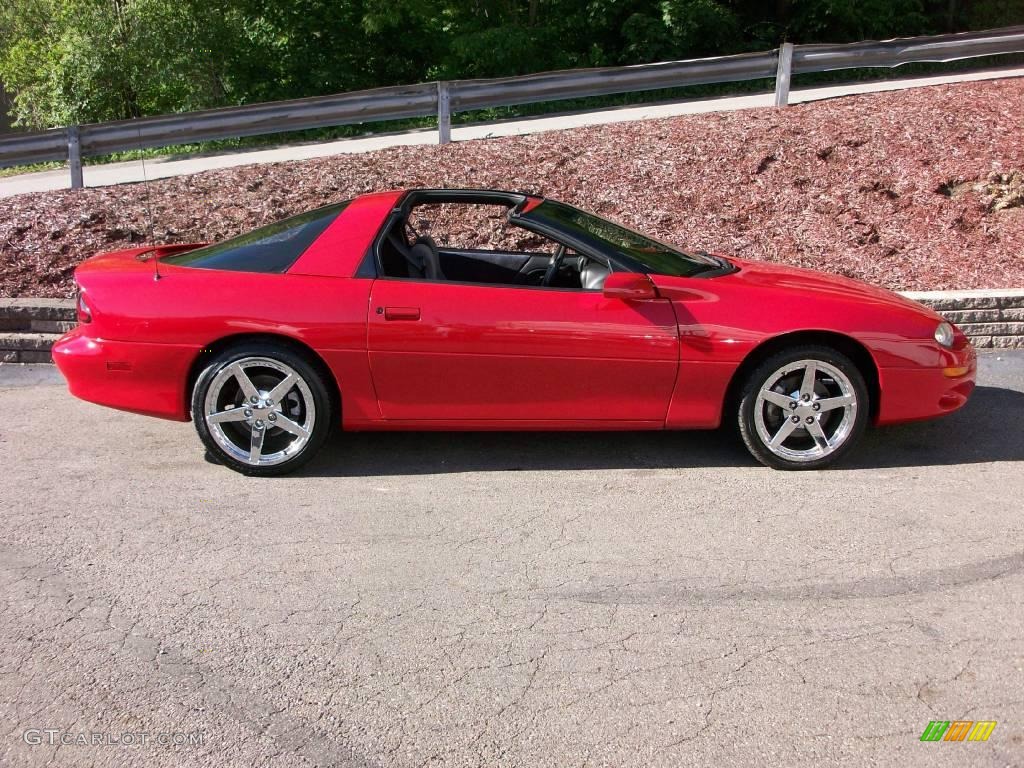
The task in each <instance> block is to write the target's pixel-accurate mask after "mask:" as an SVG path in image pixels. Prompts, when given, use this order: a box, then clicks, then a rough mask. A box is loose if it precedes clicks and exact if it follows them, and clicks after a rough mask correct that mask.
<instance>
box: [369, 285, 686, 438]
mask: <svg viewBox="0 0 1024 768" xmlns="http://www.w3.org/2000/svg"><path fill="white" fill-rule="evenodd" d="M367 343H368V349H369V358H370V369H371V372H372V376H373V384H374V387H375V389H376V393H377V398H378V401H379V403H380V409H381V413H382V415H383V417H384V418H385V419H392V420H401V421H406V420H413V421H442V422H446V423H450V425H451V426H452V427H458V426H460V425H461V426H471V425H472V422H487V423H494V424H495V425H496V426H501V425H503V424H505V425H508V426H509V427H510V428H513V427H515V426H516V423H519V424H520V425H522V426H526V425H527V424H528V423H534V422H544V423H546V424H547V425H550V426H557V425H559V424H564V425H566V426H571V425H573V424H575V425H577V426H581V427H584V426H588V425H595V426H596V425H600V424H604V425H606V426H609V427H611V426H615V423H616V422H618V423H619V425H620V426H623V425H624V423H625V422H663V421H664V419H665V414H666V411H667V408H668V403H669V400H670V398H671V395H672V389H673V386H674V383H675V378H676V371H677V367H678V359H679V342H678V329H677V325H676V320H675V315H674V312H673V309H672V306H671V304H670V302H668V301H667V300H661V299H655V300H647V301H627V300H623V299H619V298H609V297H605V296H604V295H602V293H601V292H600V291H584V290H571V289H556V288H542V287H527V286H509V285H492V284H472V283H455V282H444V281H439V282H431V281H426V280H416V279H399V278H380V279H377V280H375V281H374V283H373V286H372V288H371V296H370V312H369V322H368V338H367ZM535 426H544V424H535ZM638 426H640V425H639V424H638Z"/></svg>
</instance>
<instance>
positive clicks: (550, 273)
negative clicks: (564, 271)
mask: <svg viewBox="0 0 1024 768" xmlns="http://www.w3.org/2000/svg"><path fill="white" fill-rule="evenodd" d="M563 258H565V246H564V245H559V246H558V248H556V249H555V252H554V253H552V254H551V260H550V261H549V262H548V268H547V270H546V271H545V272H544V279H543V280H541V281H540V284H541V285H543V286H544V287H548V286H550V285H551V283H552V282H553V281H554V279H555V276H556V275H557V274H558V270H559V268H560V267H561V266H562V259H563Z"/></svg>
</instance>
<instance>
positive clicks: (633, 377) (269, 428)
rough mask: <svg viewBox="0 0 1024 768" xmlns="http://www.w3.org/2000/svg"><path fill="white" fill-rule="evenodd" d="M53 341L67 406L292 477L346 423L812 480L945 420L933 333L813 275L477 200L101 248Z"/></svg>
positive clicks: (314, 214)
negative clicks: (725, 455) (514, 436)
mask: <svg viewBox="0 0 1024 768" xmlns="http://www.w3.org/2000/svg"><path fill="white" fill-rule="evenodd" d="M75 277H76V280H77V282H78V286H79V289H80V293H79V297H78V317H79V325H78V327H77V328H76V329H75V330H73V331H71V332H70V333H68V334H67V335H66V336H64V337H63V338H62V339H61V340H60V341H59V342H58V343H57V344H56V346H55V347H54V349H53V357H54V360H55V362H56V363H57V365H58V366H59V367H60V370H61V372H62V373H63V374H64V376H65V377H66V378H67V380H68V385H69V387H70V389H71V392H72V393H73V394H74V395H76V396H78V397H80V398H82V399H84V400H89V401H92V402H95V403H100V404H102V405H108V406H111V407H114V408H121V409H124V410H128V411H134V412H136V413H142V414H147V415H150V416H159V417H162V418H167V419H176V420H180V421H188V420H189V419H192V420H193V421H194V422H195V426H196V430H197V431H198V432H199V437H200V438H201V439H202V441H203V443H205V445H206V447H207V449H208V450H209V451H210V453H212V454H213V455H214V456H215V457H216V458H217V459H218V460H219V461H220V462H222V463H223V464H225V465H227V466H228V467H231V468H232V469H235V470H238V471H240V472H244V473H246V474H251V475H277V474H283V473H285V472H289V471H291V470H294V469H296V468H297V467H299V466H300V465H302V464H303V463H304V462H306V461H307V460H308V459H309V458H310V457H311V456H312V455H313V454H314V453H315V452H316V451H317V449H319V448H320V446H321V445H322V444H323V442H324V440H325V439H326V437H327V435H328V433H329V432H330V431H331V429H332V428H334V427H335V426H341V427H342V428H343V429H346V430H350V431H353V432H356V431H360V430H385V429H390V430H615V429H619V430H627V429H628V430H641V429H711V428H715V427H718V426H719V425H720V424H722V422H723V421H724V422H732V423H735V424H736V425H737V426H738V428H739V432H740V434H741V435H742V438H743V440H744V442H745V443H746V445H747V447H748V448H749V449H750V452H751V453H752V454H753V455H754V457H755V458H756V459H758V460H759V461H761V462H763V463H764V464H767V465H769V466H771V467H776V468H779V469H814V468H818V467H822V466H825V465H826V464H829V463H831V462H833V461H835V460H837V459H838V458H840V457H841V456H842V455H843V454H845V453H846V452H847V451H849V450H850V448H852V447H853V445H854V443H855V442H856V441H857V439H858V438H859V437H860V436H861V434H862V433H863V431H864V429H865V427H866V426H867V424H868V423H869V422H871V423H873V424H891V423H894V422H902V421H910V420H914V419H926V418H930V417H933V416H939V415H942V414H946V413H949V412H951V411H954V410H956V409H957V408H959V407H961V406H962V405H963V404H964V403H965V402H966V401H967V398H968V396H969V395H970V393H971V390H972V389H973V388H974V379H975V373H976V359H975V353H974V350H973V349H972V347H971V346H970V344H969V343H968V340H967V338H966V337H965V336H964V335H963V333H961V332H960V331H959V330H958V329H957V328H956V327H954V326H953V325H951V324H950V323H947V322H945V321H944V320H943V319H942V317H940V316H939V315H937V314H935V313H934V312H932V311H931V310H929V309H926V308H925V307H922V306H920V305H918V304H915V303H913V302H911V301H908V300H906V299H903V298H901V297H899V296H897V295H895V294H892V293H889V292H887V291H884V290H881V289H878V288H873V287H870V286H868V285H864V284H862V283H858V282H855V281H853V280H848V279H845V278H841V277H837V276H834V275H826V274H820V273H816V272H811V271H806V270H801V269H794V268H790V267H783V266H777V265H769V264H761V263H755V262H749V261H744V260H741V259H737V258H732V257H729V258H726V257H724V256H720V255H716V254H709V253H705V252H702V251H693V250H683V249H679V248H674V247H672V246H668V245H665V244H663V243H661V242H659V241H657V240H654V239H652V238H650V237H646V236H644V235H642V234H638V233H636V232H633V231H631V230H629V229H626V228H625V227H623V226H621V225H619V224H615V223H613V222H611V221H608V220H606V219H604V218H601V217H599V216H595V215H593V214H590V213H585V212H583V211H581V210H578V209H576V208H573V207H572V206H569V205H565V204H564V203H559V202H555V201H554V200H547V199H544V198H541V197H536V196H532V195H526V194H517V193H511V192H498V191H490V190H438V189H414V190H409V191H396V192H382V193H377V194H368V195H362V196H360V197H357V198H355V199H354V200H350V201H348V202H343V203H339V204H337V205H331V206H328V207H325V208H320V209H317V210H314V211H310V212H308V213H304V214H302V215H300V216H296V217H294V218H290V219H286V220H284V221H281V222H278V223H276V224H271V225H269V226H266V227H262V228H260V229H256V230H254V231H252V232H250V233H248V234H246V235H243V236H241V237H237V238H234V239H232V240H227V241H224V242H221V243H217V244H215V245H171V246H159V247H145V248H136V249H133V250H127V251H119V252H116V253H106V254H101V255H98V256H95V257H93V258H91V259H89V260H87V261H86V262H85V263H83V264H82V265H81V266H80V267H79V268H78V270H77V271H76V273H75Z"/></svg>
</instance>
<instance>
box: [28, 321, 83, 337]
mask: <svg viewBox="0 0 1024 768" xmlns="http://www.w3.org/2000/svg"><path fill="white" fill-rule="evenodd" d="M76 325H78V322H77V321H76V320H33V321H32V323H31V325H30V326H29V330H30V331H31V332H33V333H58V334H64V333H67V332H68V331H70V330H72V329H73V328H74V327H75V326H76Z"/></svg>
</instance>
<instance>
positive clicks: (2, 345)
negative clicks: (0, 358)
mask: <svg viewBox="0 0 1024 768" xmlns="http://www.w3.org/2000/svg"><path fill="white" fill-rule="evenodd" d="M60 337H61V334H59V333H18V332H17V331H14V332H5V333H0V350H27V349H38V350H44V351H45V350H48V349H49V348H50V347H52V346H53V343H54V342H55V341H57V339H59V338H60Z"/></svg>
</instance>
